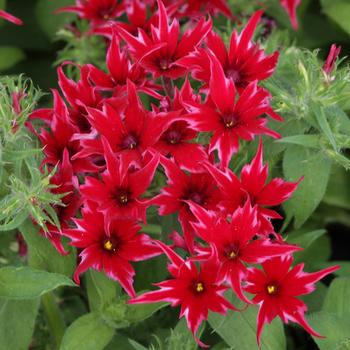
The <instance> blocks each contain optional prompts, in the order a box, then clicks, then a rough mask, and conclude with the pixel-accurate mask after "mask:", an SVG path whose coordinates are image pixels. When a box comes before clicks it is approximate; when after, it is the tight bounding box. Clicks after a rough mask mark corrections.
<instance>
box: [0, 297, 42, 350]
mask: <svg viewBox="0 0 350 350" xmlns="http://www.w3.org/2000/svg"><path fill="white" fill-rule="evenodd" d="M38 309H39V299H38V298H36V299H32V300H9V299H0V325H1V326H0V350H27V349H29V347H30V343H31V341H32V334H33V331H34V325H35V319H36V316H37V314H38Z"/></svg>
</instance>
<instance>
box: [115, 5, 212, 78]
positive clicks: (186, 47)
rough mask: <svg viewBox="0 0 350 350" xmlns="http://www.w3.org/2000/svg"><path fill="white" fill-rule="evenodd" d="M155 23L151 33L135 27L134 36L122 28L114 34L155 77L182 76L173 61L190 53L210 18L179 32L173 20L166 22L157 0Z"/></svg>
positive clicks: (178, 27) (166, 16)
mask: <svg viewBox="0 0 350 350" xmlns="http://www.w3.org/2000/svg"><path fill="white" fill-rule="evenodd" d="M158 7H159V21H158V22H159V23H158V26H157V27H156V26H151V36H149V35H148V34H146V33H145V31H143V30H142V29H139V33H138V36H137V37H134V36H132V35H131V34H130V33H129V32H128V31H126V30H125V29H124V28H122V27H120V26H119V27H118V34H119V35H120V36H121V37H122V38H123V39H124V40H125V41H126V43H127V45H128V47H129V50H130V52H131V53H132V55H133V56H134V57H135V58H136V60H137V61H138V62H139V64H140V65H141V66H142V67H144V68H145V69H146V70H147V71H149V72H152V73H153V74H154V76H155V77H156V78H157V77H159V76H165V77H168V78H171V79H176V78H179V77H182V76H183V75H184V74H185V73H186V69H185V68H184V67H181V66H179V65H178V64H177V61H178V60H179V59H180V58H182V57H185V56H186V55H188V54H189V53H190V52H192V51H193V50H194V49H195V48H196V47H197V46H199V45H200V44H201V42H202V41H203V39H204V38H205V36H206V35H207V33H208V32H209V30H210V29H211V21H210V20H208V21H206V20H205V19H204V18H202V19H201V20H200V21H199V22H198V24H197V25H196V27H195V28H194V29H192V30H188V31H186V32H185V33H184V34H183V35H180V25H179V22H178V20H176V19H174V20H173V21H172V23H171V24H170V25H169V18H168V14H167V11H166V9H165V7H164V5H163V3H162V1H161V0H158Z"/></svg>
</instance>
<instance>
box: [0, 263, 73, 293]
mask: <svg viewBox="0 0 350 350" xmlns="http://www.w3.org/2000/svg"><path fill="white" fill-rule="evenodd" d="M61 286H71V287H74V286H75V284H74V282H73V281H72V280H71V279H69V278H68V277H66V276H64V275H60V274H57V273H50V272H46V271H41V270H35V269H32V268H31V267H12V266H8V267H3V268H1V269H0V297H1V298H8V299H33V298H38V297H39V296H41V295H43V294H45V293H47V292H49V291H51V290H54V289H56V288H57V287H61Z"/></svg>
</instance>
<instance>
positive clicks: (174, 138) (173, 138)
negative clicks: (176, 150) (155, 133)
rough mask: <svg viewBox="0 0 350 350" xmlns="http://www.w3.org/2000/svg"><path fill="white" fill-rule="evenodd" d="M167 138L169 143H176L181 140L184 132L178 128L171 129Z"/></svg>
mask: <svg viewBox="0 0 350 350" xmlns="http://www.w3.org/2000/svg"><path fill="white" fill-rule="evenodd" d="M165 139H166V141H167V142H168V143H170V144H172V145H176V144H178V143H180V142H181V139H182V134H181V132H179V131H177V130H170V131H168V132H167V133H166V135H165Z"/></svg>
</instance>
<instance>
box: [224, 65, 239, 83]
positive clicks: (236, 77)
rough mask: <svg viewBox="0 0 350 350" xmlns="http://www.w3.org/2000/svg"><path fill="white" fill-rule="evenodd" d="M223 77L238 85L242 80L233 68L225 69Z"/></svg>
mask: <svg viewBox="0 0 350 350" xmlns="http://www.w3.org/2000/svg"><path fill="white" fill-rule="evenodd" d="M225 75H226V77H227V78H229V79H232V80H233V81H234V83H238V82H239V81H241V79H242V77H241V73H240V72H239V71H238V70H236V69H234V68H228V69H226V71H225Z"/></svg>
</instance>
